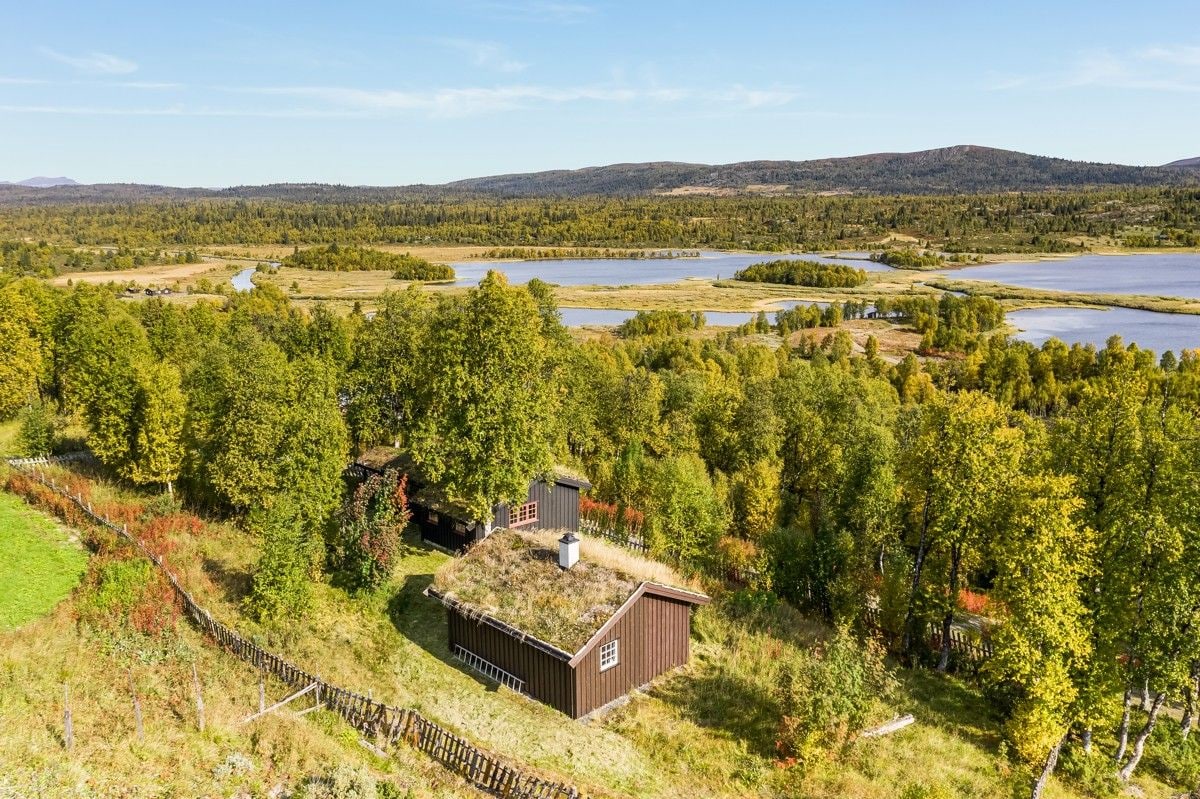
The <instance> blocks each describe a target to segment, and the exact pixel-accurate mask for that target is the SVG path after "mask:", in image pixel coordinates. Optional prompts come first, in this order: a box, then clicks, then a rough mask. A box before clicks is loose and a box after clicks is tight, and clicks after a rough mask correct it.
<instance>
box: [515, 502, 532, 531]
mask: <svg viewBox="0 0 1200 799" xmlns="http://www.w3.org/2000/svg"><path fill="white" fill-rule="evenodd" d="M537 506H538V504H537V503H536V502H526V503H525V504H524V505H518V506H517V507H515V508H512V509H510V510H509V512H508V526H509V527H520V526H521V525H523V524H533V523H534V522H536V521H537V520H538V507H537Z"/></svg>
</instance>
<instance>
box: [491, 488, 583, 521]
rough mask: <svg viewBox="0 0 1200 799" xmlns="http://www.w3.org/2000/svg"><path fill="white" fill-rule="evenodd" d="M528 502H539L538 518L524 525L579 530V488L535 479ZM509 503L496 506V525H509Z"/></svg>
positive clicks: (528, 495) (527, 496) (526, 497)
mask: <svg viewBox="0 0 1200 799" xmlns="http://www.w3.org/2000/svg"><path fill="white" fill-rule="evenodd" d="M525 501H526V502H536V503H537V504H538V520H537V521H536V522H534V523H533V524H527V525H522V526H523V527H528V528H530V529H534V530H575V531H578V530H579V489H578V488H576V487H575V486H569V485H563V484H562V483H546V482H543V481H542V480H535V481H534V482H532V483H530V484H529V492H528V493H527V494H526V496H525ZM508 523H509V515H508V506H507V505H497V506H496V519H495V525H496V526H497V527H508Z"/></svg>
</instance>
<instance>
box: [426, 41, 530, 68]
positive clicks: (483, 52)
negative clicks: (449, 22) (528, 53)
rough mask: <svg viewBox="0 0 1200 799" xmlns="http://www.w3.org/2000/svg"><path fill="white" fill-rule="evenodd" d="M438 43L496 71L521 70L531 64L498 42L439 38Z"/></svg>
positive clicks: (476, 63) (481, 65) (476, 64)
mask: <svg viewBox="0 0 1200 799" xmlns="http://www.w3.org/2000/svg"><path fill="white" fill-rule="evenodd" d="M438 44H440V45H442V46H443V47H446V48H449V49H450V50H454V51H455V52H458V53H462V54H463V55H465V56H466V57H467V58H468V59H470V61H471V63H473V64H474V65H475V66H478V67H484V68H485V69H491V70H495V71H496V72H509V73H511V72H521V71H523V70H524V69H525V68H526V67H528V66H529V65H528V64H526V63H525V62H524V61H518V60H517V59H515V58H513V57H512V56H510V55H509V53H508V48H507V47H505V46H504V45H502V44H499V43H497V42H483V41H477V40H475V39H438Z"/></svg>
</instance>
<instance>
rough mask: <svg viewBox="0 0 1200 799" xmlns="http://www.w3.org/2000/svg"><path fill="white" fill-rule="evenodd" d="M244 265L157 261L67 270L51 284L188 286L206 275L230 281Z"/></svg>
mask: <svg viewBox="0 0 1200 799" xmlns="http://www.w3.org/2000/svg"><path fill="white" fill-rule="evenodd" d="M242 268H244V267H234V266H230V265H229V264H227V263H225V262H224V261H218V260H215V259H206V260H205V261H204V262H202V263H198V264H156V265H150V266H141V267H138V268H136V269H122V270H119V271H111V272H105V271H91V272H67V273H65V274H61V275H58V276H57V277H55V278H53V279H52V280H51V281H50V283H51V285H54V286H65V285H67V284H68V283H72V284H74V283H92V284H95V285H103V284H105V283H118V284H122V285H124V284H125V283H130V282H132V283H137V284H138V285H140V286H151V285H153V286H168V287H169V286H172V285H176V284H178V285H180V286H182V285H185V284H187V283H189V282H192V281H194V280H195V279H196V278H199V277H201V276H207V277H209V278H210V279H212V280H214V281H223V280H228V279H229V277H230V276H231V275H233V274H234V273H236V272H237V271H238V270H239V269H242Z"/></svg>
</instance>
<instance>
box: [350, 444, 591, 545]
mask: <svg viewBox="0 0 1200 799" xmlns="http://www.w3.org/2000/svg"><path fill="white" fill-rule="evenodd" d="M388 469H395V470H396V471H398V472H400V473H401V474H406V475H408V493H409V507H410V510H411V511H412V520H413V523H414V524H416V525H417V527H418V528H419V529H420V530H421V538H422V539H424V540H425V541H427V542H429V543H431V544H436V545H438V546H440V547H443V548H445V549H449V550H451V551H454V552H458V551H460V550H462V549H465V548H466V547H468V546H470V545H471V544H473V543H474V542H476V541H479V540H482V539H483V538H486V537H487V536H488V535H489V534H490V533H491V531H492V530H494V529H498V528H514V529H515V528H521V529H529V530H547V529H553V530H575V531H578V530H579V492H580V491H586V490H587V489H589V488H591V487H592V484H591V483H589V482H588V481H587V479H586V478H584V477H583V476H582V475H579V474H576V473H574V472H572V471H571V470H569V469H567V468H565V467H561V466H560V467H555V468H554V469H553V470H551V472H550V473H549V474H546V475H543V476H541V477H537V478H535V479H533V480H531V481H530V482H529V489H528V491H527V492H526V495H525V499H524V501H523V502H521V503H519V504H512V505H508V504H506V503H498V504H496V505H495V506H493V508H492V518H491V519H475V518H473V516H472V514H471V513H470V512H469V511H467V510H466V509H465V508H464V507H462V505H461V504H460V503H458V502H456V501H455V499H454V498H453V497H450V496H447V495H446V493H445V492H444V491H442V490H441V488H440V487H439V486H437V485H435V484H433V483H431V482H430V481H428V480H426V479H425V478H424V477H423V475H422V474H421V470H420V468H419V467H418V466H417V465H416V463H414V462H413V460H412V458H410V457H409V456H408V454H407V453H406V452H404V451H403V450H400V449H397V448H396V447H372V448H371V449H369V450H367V451H366V452H364V453H363V454H362V456H360V457H359V458H358V460H356V461H355V462H354V465H353V467H352V469H351V471H358V472H361V473H367V472H375V473H383V472H384V471H386V470H388Z"/></svg>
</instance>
